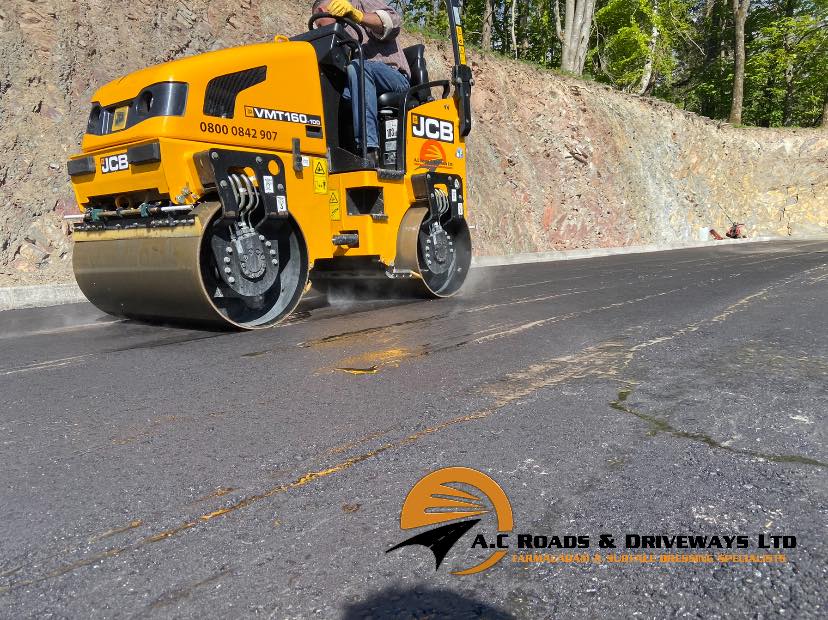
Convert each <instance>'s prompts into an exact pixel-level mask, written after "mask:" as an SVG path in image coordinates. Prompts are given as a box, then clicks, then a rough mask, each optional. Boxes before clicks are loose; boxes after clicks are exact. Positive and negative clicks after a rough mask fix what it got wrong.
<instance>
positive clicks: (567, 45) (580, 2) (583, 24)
mask: <svg viewBox="0 0 828 620" xmlns="http://www.w3.org/2000/svg"><path fill="white" fill-rule="evenodd" d="M594 14H595V0H566V5H565V14H564V24H563V28H561V20H560V10H559V9H558V6H557V1H556V3H555V32H556V34H557V35H558V39H559V40H560V42H561V69H563V70H564V71H569V72H570V73H574V74H576V75H581V74H582V73H583V72H584V62H585V61H586V54H587V51H588V50H589V34H590V31H591V30H592V17H593V16H594Z"/></svg>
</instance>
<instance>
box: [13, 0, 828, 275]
mask: <svg viewBox="0 0 828 620" xmlns="http://www.w3.org/2000/svg"><path fill="white" fill-rule="evenodd" d="M310 4H311V3H310V1H309V0H308V1H307V2H287V1H285V0H270V1H264V0H261V1H256V0H210V1H206V0H174V1H172V2H170V1H169V0H163V1H162V0H133V1H132V2H130V3H126V4H115V5H113V4H112V3H109V2H103V1H101V0H74V1H73V2H66V1H65V0H10V2H3V3H2V5H0V54H2V58H3V63H2V67H1V68H0V284H9V283H32V284H34V283H43V282H48V281H59V280H68V279H71V277H72V276H71V260H70V258H71V237H70V235H69V230H68V228H67V227H66V226H65V225H64V224H63V221H62V216H63V215H64V214H65V213H72V212H75V211H76V206H75V204H74V199H73V196H72V192H71V188H70V185H69V181H68V177H67V175H66V167H65V162H66V159H67V158H68V156H69V155H70V154H71V153H73V152H77V150H78V149H79V144H80V139H81V135H82V131H83V127H84V125H85V119H86V116H87V114H88V110H89V103H88V102H89V99H90V97H91V95H92V93H93V92H94V91H95V89H96V88H97V87H98V86H100V85H101V84H104V83H105V82H107V81H109V80H111V79H113V78H116V77H118V76H120V75H123V74H125V73H128V72H130V71H134V70H136V69H139V68H141V67H144V66H146V65H149V64H156V63H160V62H164V61H167V60H171V59H173V58H178V57H181V56H185V55H189V54H196V53H199V52H202V51H207V50H211V49H217V48H221V47H228V46H233V45H242V44H245V43H251V42H258V41H263V40H267V39H268V38H270V37H271V36H272V35H274V34H277V33H286V34H293V33H296V32H300V31H302V30H303V29H304V28H305V22H306V17H307V13H308V11H309V6H310ZM405 42H406V43H411V42H413V39H411V38H406V41H405ZM448 59H449V49H448V47H447V44H446V43H445V42H431V43H430V44H429V46H428V61H429V67H430V73H431V76H432V79H437V78H439V77H446V76H447V75H448V68H447V67H448ZM471 61H472V63H473V68H474V71H475V78H476V86H475V90H474V99H473V105H474V112H475V127H474V131H473V134H472V137H471V141H470V146H469V154H470V163H471V167H472V170H471V175H470V182H471V191H472V196H471V199H472V204H471V216H470V219H471V221H472V224H473V225H474V226H475V228H474V231H473V234H474V236H475V242H476V245H475V251H476V252H477V253H478V254H505V253H511V252H526V251H541V250H551V249H564V248H586V247H608V246H620V245H630V244H640V243H660V242H669V241H674V240H690V239H696V238H698V235H699V229H700V228H701V227H714V228H718V229H719V230H720V232H723V231H724V230H725V229H726V228H727V226H728V216H729V217H732V218H733V219H735V220H738V221H739V222H744V223H746V224H747V230H748V234H749V235H751V236H755V235H758V234H781V235H797V234H806V233H814V232H821V231H823V230H826V227H828V134H826V132H824V131H820V130H796V131H781V130H758V129H741V128H731V127H728V126H721V125H719V124H716V123H714V122H711V121H707V120H705V119H702V118H699V117H697V116H694V115H691V114H686V113H684V112H682V111H680V110H677V109H676V108H674V107H673V106H670V105H668V104H664V103H660V102H658V101H654V100H648V99H640V98H637V97H631V96H627V95H623V94H621V93H617V92H613V91H610V90H608V89H606V88H604V87H602V86H600V85H597V84H592V83H588V82H583V81H579V80H574V79H570V78H564V77H561V76H558V75H556V74H554V73H551V72H548V71H541V70H537V69H534V68H532V67H530V66H528V65H524V64H519V63H515V62H510V61H508V60H504V59H501V58H496V57H494V56H490V55H481V54H476V53H472V54H471ZM726 214H727V215H726Z"/></svg>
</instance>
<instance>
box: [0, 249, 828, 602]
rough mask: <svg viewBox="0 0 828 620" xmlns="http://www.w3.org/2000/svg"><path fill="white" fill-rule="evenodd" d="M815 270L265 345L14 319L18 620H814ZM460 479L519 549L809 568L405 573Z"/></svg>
mask: <svg viewBox="0 0 828 620" xmlns="http://www.w3.org/2000/svg"><path fill="white" fill-rule="evenodd" d="M826 250H828V242H826V241H813V240H811V241H788V242H772V243H750V244H729V245H722V246H716V247H706V248H700V249H690V250H680V251H671V252H659V253H649V254H637V255H623V256H612V257H605V258H596V259H589V260H577V261H560V262H552V263H539V264H528V265H514V266H505V267H493V268H485V269H475V270H473V272H472V274H471V276H470V281H469V283H468V284H467V286H466V288H465V289H464V291H463V294H462V295H461V296H459V297H456V298H454V299H450V300H437V301H411V300H407V301H367V302H366V301H353V300H346V299H335V300H334V301H333V303H332V304H331V305H326V304H325V303H323V302H322V301H320V300H319V299H318V298H317V299H316V300H311V302H309V303H305V304H304V305H303V306H302V307H300V311H299V312H298V313H297V314H296V315H295V316H294V317H293V318H292V319H291V320H290V322H289V323H288V324H287V325H283V326H280V327H278V328H276V329H272V330H267V331H263V332H253V333H228V332H219V331H200V330H196V329H188V328H182V327H174V326H151V325H146V324H142V323H138V322H133V321H118V320H115V319H113V318H111V317H107V316H105V315H102V314H100V313H99V312H97V311H96V310H95V309H94V308H92V306H90V305H88V304H77V305H70V306H62V307H56V308H47V309H40V310H26V311H9V312H3V313H0V394H2V401H0V468H1V469H0V471H2V476H1V477H0V617H3V618H145V617H146V618H150V617H153V618H207V617H209V618H214V617H215V618H246V617H264V618H339V617H344V618H368V617H373V618H443V617H445V618H589V617H591V618H597V617H613V618H625V617H630V618H633V617H635V618H663V617H693V618H695V617H699V618H716V617H722V618H731V617H751V618H753V617H761V618H768V617H785V618H805V617H814V618H816V617H825V615H826V597H827V595H826V590H827V588H826V583H828V559H827V558H828V553H827V552H828V545H826V535H828V530H827V529H826V527H827V526H828V506H826V500H827V499H828V493H827V492H826V491H827V490H828V484H826V466H828V441H826V440H827V439H828V437H826V432H827V429H828V426H827V425H826V401H828V398H826V376H828V342H826V337H825V334H826V331H828V312H826V302H828V254H826ZM454 465H459V466H467V467H472V468H476V469H479V470H481V471H483V472H485V473H486V474H488V475H489V476H491V477H492V478H494V479H495V480H496V481H497V482H498V483H499V484H500V485H501V486H502V487H503V489H504V491H505V492H506V494H507V495H508V497H509V499H510V501H511V505H512V508H513V511H514V517H515V530H514V533H515V534H517V533H520V532H530V533H536V534H544V535H549V536H552V535H557V536H561V537H563V536H565V535H589V536H590V538H591V540H592V541H594V542H593V545H592V547H591V548H590V549H589V550H588V551H589V553H590V554H594V553H595V552H596V551H598V549H597V548H596V545H595V542H597V537H598V535H599V534H601V533H612V534H614V535H615V537H616V539H621V540H623V537H624V535H625V534H639V535H668V536H669V535H684V534H688V535H693V534H697V535H735V534H746V535H749V536H750V538H751V549H748V550H745V552H756V549H754V548H753V547H754V545H753V540H755V538H756V537H757V536H758V535H759V534H762V533H765V534H777V535H786V536H795V537H796V540H797V547H796V548H795V549H787V550H784V553H785V555H786V558H787V561H786V562H784V563H772V564H769V563H762V562H757V563H732V564H731V563H727V564H723V563H718V562H716V563H687V564H677V563H673V564H659V563H641V562H638V563H635V562H633V563H628V564H615V563H610V562H607V561H604V562H601V563H592V562H590V563H588V564H564V563H538V564H532V563H519V562H513V561H512V556H511V554H510V555H508V556H507V557H506V558H505V559H504V560H503V561H502V562H500V564H498V565H497V566H495V567H494V568H492V569H490V570H488V571H486V572H484V573H481V574H478V575H473V576H466V577H460V576H455V575H452V574H450V571H451V570H456V569H458V568H463V565H464V564H466V565H468V559H469V557H470V554H471V553H472V551H471V550H470V544H471V541H472V537H471V535H469V534H467V535H466V536H467V537H468V538H463V539H461V541H460V542H459V543H458V544H457V545H456V546H455V548H454V549H452V551H451V552H450V554H449V556H448V557H447V558H446V561H445V563H444V565H443V566H441V567H440V569H439V570H437V571H435V569H434V557H433V556H432V554H431V553H430V551H429V550H428V549H426V548H424V547H411V546H409V547H404V548H402V549H399V550H396V551H394V552H393V553H388V554H386V553H385V551H386V550H387V549H389V548H390V547H392V546H393V545H395V544H397V543H398V542H400V541H401V540H403V539H405V538H407V537H409V536H410V533H406V532H403V531H401V530H400V527H399V518H400V508H401V505H402V502H403V500H404V499H405V496H406V494H407V493H408V491H409V490H410V489H411V487H412V485H413V484H414V483H415V482H416V481H417V480H418V479H420V478H421V477H422V476H424V475H425V474H427V473H429V472H430V471H432V470H435V469H438V468H441V467H446V466H454ZM490 531H491V528H490ZM512 551H514V552H515V553H517V550H515V549H513V550H512ZM601 551H604V550H601ZM649 551H650V552H656V553H665V552H666V551H667V550H665V549H656V550H649ZM546 552H547V553H553V554H555V555H556V556H560V555H561V554H562V553H563V551H561V550H557V549H552V550H546ZM619 552H620V550H619ZM740 552H741V551H740Z"/></svg>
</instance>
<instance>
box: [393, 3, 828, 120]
mask: <svg viewBox="0 0 828 620" xmlns="http://www.w3.org/2000/svg"><path fill="white" fill-rule="evenodd" d="M570 1H572V0H570ZM556 2H557V3H558V6H559V12H560V16H561V21H563V16H564V13H565V7H566V2H567V0H466V2H465V3H464V7H463V8H464V23H465V27H466V41H467V44H471V45H476V46H478V47H480V46H482V45H483V42H484V41H485V40H487V38H488V41H490V43H489V46H490V48H491V50H492V51H494V52H498V53H501V54H504V55H508V56H510V57H512V58H518V59H521V60H525V61H529V62H533V63H536V64H539V65H542V66H544V67H550V68H552V67H557V66H559V65H560V62H561V43H560V40H559V38H558V36H557V33H556V27H555V26H556V17H555V3H556ZM513 3H514V4H513ZM393 4H395V5H396V6H397V7H399V8H400V9H402V10H403V12H404V14H405V16H406V20H407V21H408V23H409V24H410V25H411V26H415V27H417V28H419V29H421V30H423V31H425V32H426V33H429V34H432V35H436V36H445V33H446V32H447V19H446V15H445V8H444V6H443V0H395V1H394V2H393ZM487 6H488V7H490V9H491V19H490V21H489V24H488V25H487V24H486V21H485V19H484V16H485V15H486V9H487ZM733 26H734V18H733V12H732V8H731V1H730V0H596V4H595V15H594V20H593V24H592V31H591V36H590V45H589V52H588V55H587V62H586V65H585V67H584V71H585V73H587V77H591V78H593V79H596V80H599V81H602V82H606V83H608V84H611V85H612V86H614V87H616V88H618V89H621V90H624V91H627V92H636V93H645V94H652V95H654V96H656V97H660V98H663V99H666V100H669V101H672V102H674V103H675V104H676V105H679V106H680V107H683V108H685V109H688V110H691V111H693V112H697V113H699V114H703V115H706V116H709V117H711V118H716V119H725V118H727V116H728V112H729V110H730V104H731V101H730V99H731V91H732V81H733V54H734V52H733V50H734V27H733ZM487 30H488V37H487V36H486V35H485V34H484V33H485V32H486V31H487ZM745 40H746V45H747V51H746V55H747V63H746V70H745V95H744V110H743V121H742V122H743V123H745V124H748V125H759V126H770V127H774V126H785V125H800V126H816V125H819V124H820V123H821V122H823V119H822V117H823V113H824V112H823V110H824V108H825V105H826V96H828V0H752V2H751V5H750V12H749V13H748V19H747V24H746V31H745Z"/></svg>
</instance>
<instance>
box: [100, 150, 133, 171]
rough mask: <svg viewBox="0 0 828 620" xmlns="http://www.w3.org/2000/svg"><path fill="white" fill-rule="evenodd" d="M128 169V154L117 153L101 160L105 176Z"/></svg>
mask: <svg viewBox="0 0 828 620" xmlns="http://www.w3.org/2000/svg"><path fill="white" fill-rule="evenodd" d="M127 168H129V160H128V159H127V154H126V153H117V154H115V155H110V156H109V157H102V158H101V172H103V173H104V174H106V173H108V172H118V171H119V170H126V169H127Z"/></svg>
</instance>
